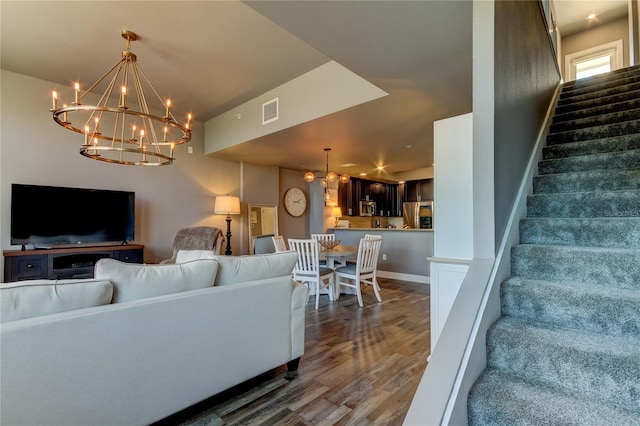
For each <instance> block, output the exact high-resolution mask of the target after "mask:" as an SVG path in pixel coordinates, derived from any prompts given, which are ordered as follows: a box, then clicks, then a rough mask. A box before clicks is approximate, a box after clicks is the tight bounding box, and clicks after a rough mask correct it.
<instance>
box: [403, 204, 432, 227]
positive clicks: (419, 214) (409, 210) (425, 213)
mask: <svg viewBox="0 0 640 426" xmlns="http://www.w3.org/2000/svg"><path fill="white" fill-rule="evenodd" d="M402 216H403V217H404V225H405V227H409V228H415V229H433V201H408V202H404V203H402Z"/></svg>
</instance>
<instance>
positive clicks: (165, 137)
mask: <svg viewBox="0 0 640 426" xmlns="http://www.w3.org/2000/svg"><path fill="white" fill-rule="evenodd" d="M167 130H169V128H168V127H167V126H164V138H163V139H162V142H166V141H167ZM172 145H173V144H172Z"/></svg>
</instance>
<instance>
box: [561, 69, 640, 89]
mask: <svg viewBox="0 0 640 426" xmlns="http://www.w3.org/2000/svg"><path fill="white" fill-rule="evenodd" d="M638 74H640V65H632V66H629V67H625V68H618V69H617V70H614V71H610V72H608V73H602V74H596V75H594V76H591V77H585V78H581V79H577V80H572V81H568V82H566V83H564V86H563V90H566V91H570V90H573V89H576V88H580V87H593V85H594V84H600V83H602V82H607V81H619V80H621V79H625V78H627V77H631V76H634V75H638Z"/></svg>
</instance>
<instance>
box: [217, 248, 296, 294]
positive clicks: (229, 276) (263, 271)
mask: <svg viewBox="0 0 640 426" xmlns="http://www.w3.org/2000/svg"><path fill="white" fill-rule="evenodd" d="M214 259H215V260H216V261H217V262H218V265H219V269H218V276H217V277H216V284H215V285H217V286H223V285H229V284H236V283H240V282H247V281H254V280H260V279H263V278H273V277H281V276H284V275H291V272H292V271H293V267H294V266H295V264H296V261H297V260H298V255H297V254H296V252H294V251H285V252H280V253H270V254H257V255H253V256H219V255H218V256H214Z"/></svg>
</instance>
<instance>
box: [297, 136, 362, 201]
mask: <svg viewBox="0 0 640 426" xmlns="http://www.w3.org/2000/svg"><path fill="white" fill-rule="evenodd" d="M330 151H331V148H325V149H324V152H326V153H327V167H326V171H325V175H324V176H320V178H321V179H322V181H321V184H322V186H323V187H324V201H329V200H330V199H331V196H330V195H329V191H327V184H328V183H329V182H330V183H333V182H335V181H340V182H341V183H347V182H349V179H351V178H350V177H349V175H347V174H342V175H339V174H337V173H335V172H330V171H329V152H330ZM304 180H305V181H307V182H309V183H311V182H313V181H314V180H316V175H315V173H313V172H312V171H308V172H307V173H305V174H304Z"/></svg>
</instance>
